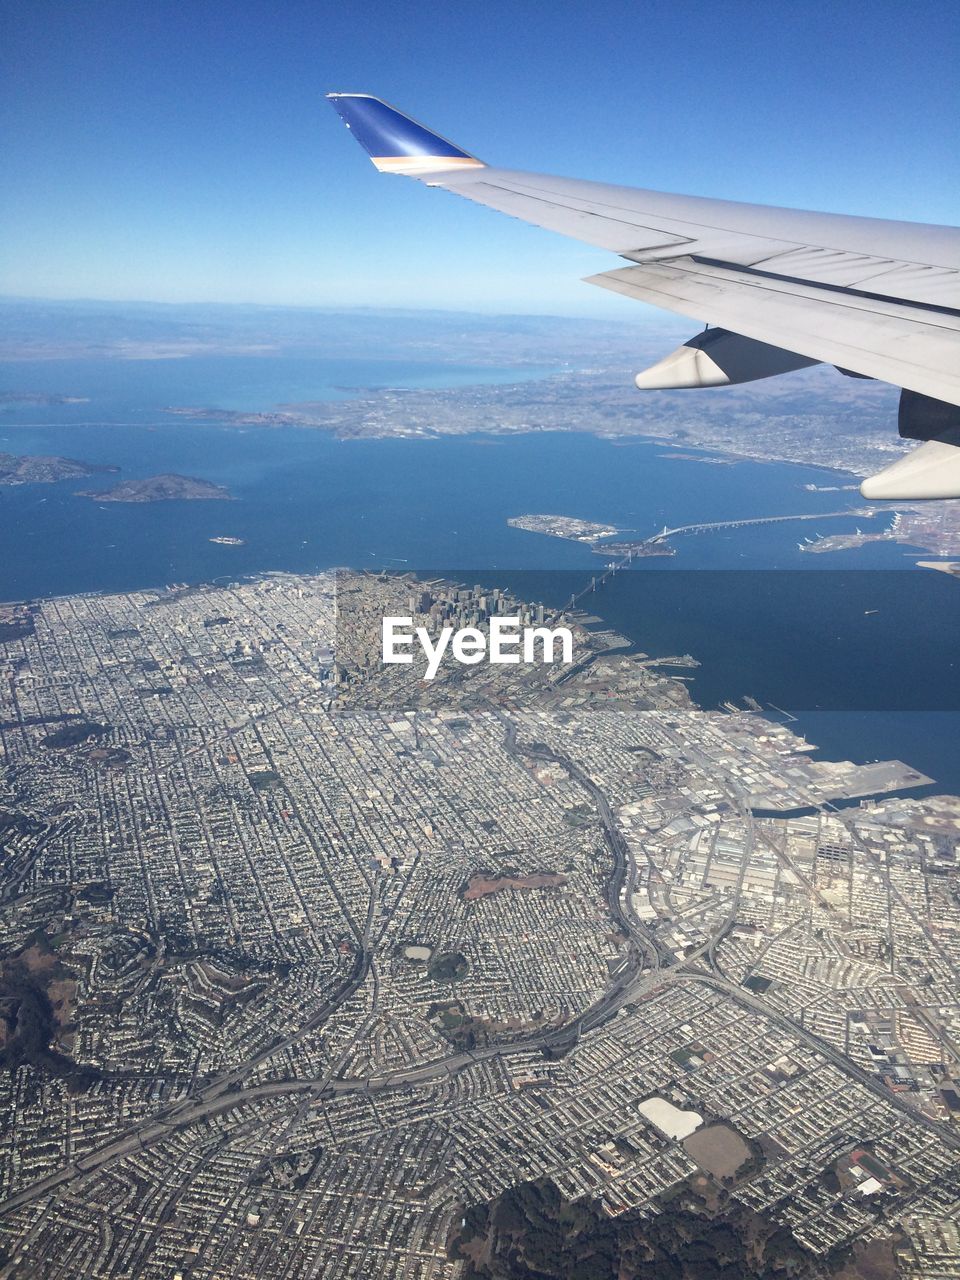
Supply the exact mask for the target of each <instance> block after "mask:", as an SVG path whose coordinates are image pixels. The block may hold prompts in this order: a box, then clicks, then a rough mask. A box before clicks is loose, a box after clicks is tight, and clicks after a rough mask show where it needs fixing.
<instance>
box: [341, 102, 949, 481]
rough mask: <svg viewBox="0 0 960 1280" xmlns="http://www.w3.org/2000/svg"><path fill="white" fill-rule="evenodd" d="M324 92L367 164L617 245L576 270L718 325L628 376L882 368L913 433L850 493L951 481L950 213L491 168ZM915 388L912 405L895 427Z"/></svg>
mask: <svg viewBox="0 0 960 1280" xmlns="http://www.w3.org/2000/svg"><path fill="white" fill-rule="evenodd" d="M328 97H329V99H330V101H331V104H332V105H333V107H334V108H335V109H336V110H337V112H338V113H339V115H340V116H341V118H342V119H343V121H344V123H345V124H346V125H347V127H348V128H349V129H350V130H351V132H352V133H353V134H354V136H355V137H356V139H357V141H358V142H359V143H360V145H361V146H362V147H363V148H364V149H365V150H366V151H367V154H368V155H369V156H370V158H371V159H372V160H373V163H374V164H375V165H376V166H377V168H378V169H381V170H383V171H385V172H391V173H403V174H407V175H408V176H410V177H414V178H418V179H420V180H421V181H423V182H425V183H426V184H427V185H428V186H436V187H442V188H443V189H444V190H447V191H451V192H453V193H454V194H456V195H460V196H463V197H464V198H466V199H468V200H471V201H473V202H475V203H477V204H482V205H485V206H487V207H488V208H491V209H495V210H497V211H499V212H501V213H506V214H509V215H510V216H512V217H515V218H519V219H521V220H522V221H525V222H529V223H532V224H533V225H535V226H539V227H543V228H544V229H546V230H550V231H556V232H559V233H560V234H561V235H566V236H570V237H572V238H573V239H576V240H580V241H582V242H584V243H586V244H590V245H594V246H596V247H598V248H601V249H606V250H609V251H611V252H613V253H616V254H618V255H619V256H620V257H621V258H622V259H626V260H627V262H628V263H630V265H629V266H626V267H621V268H619V269H617V270H613V271H606V272H603V273H602V274H600V275H596V276H591V277H590V280H589V282H590V283H592V284H598V285H601V286H602V287H604V288H607V289H613V290H614V291H616V292H618V293H623V294H626V295H627V296H630V297H635V298H639V299H641V300H643V301H645V302H649V303H653V304H654V305H656V306H660V307H663V308H665V309H666V310H669V311H675V312H678V313H679V314H681V315H685V316H689V317H691V318H692V319H694V320H696V321H698V322H699V323H700V324H701V325H704V324H706V325H710V326H715V330H713V331H712V332H716V331H717V330H721V331H724V333H725V336H724V338H723V339H722V340H721V339H719V338H711V339H710V340H709V342H705V341H702V339H703V338H704V337H705V335H700V338H699V339H697V338H695V339H691V340H690V341H689V342H688V343H686V344H684V346H683V347H681V348H680V349H679V351H676V352H674V353H673V354H672V355H671V356H668V357H666V358H665V359H664V360H662V361H660V362H659V363H658V364H657V365H655V366H654V367H653V368H652V369H650V370H647V371H645V372H644V373H642V374H640V375H638V378H637V385H638V386H640V387H641V388H642V389H646V390H652V389H662V388H666V387H674V388H676V387H681V386H682V387H705V386H721V385H725V384H727V383H730V382H742V381H749V380H751V379H753V378H756V377H769V376H773V375H774V374H778V373H781V372H787V371H789V370H791V369H797V368H803V367H804V366H805V365H808V364H815V363H818V362H823V363H826V364H832V365H835V366H836V367H837V368H839V369H840V370H841V372H844V373H849V374H852V375H854V376H860V377H864V378H876V379H879V380H880V381H883V382H890V383H893V385H895V386H898V387H900V388H901V389H902V397H901V413H900V425H901V434H902V435H904V436H908V437H910V438H919V439H921V440H923V441H925V443H924V444H922V445H921V446H920V447H919V448H918V449H916V450H914V452H913V453H912V454H910V455H908V456H907V457H906V458H903V459H901V460H900V461H899V462H897V463H894V464H893V466H892V467H887V468H886V469H885V470H884V471H883V472H881V473H880V474H879V475H878V476H875V477H871V478H870V480H868V481H865V482H864V486H863V490H862V491H863V494H864V496H865V497H870V498H882V497H890V498H897V499H905V498H911V497H913V498H927V497H960V447H958V444H957V440H958V436H957V435H955V434H954V433H952V432H948V433H945V432H943V430H942V429H941V428H940V427H938V426H937V425H936V423H937V421H938V420H939V419H945V420H950V421H952V417H951V415H952V414H955V410H956V408H958V407H960V228H956V227H944V226H926V225H923V224H919V223H908V222H891V221H885V220H881V219H878V218H858V217H851V216H849V215H846V214H830V213H816V212H810V211H807V210H802V209H778V208H773V207H770V206H766V205H751V204H741V203H738V202H735V201H730V200H713V199H707V198H704V197H702V196H683V195H671V194H668V193H665V192H662V191H648V190H643V189H639V188H634V187H624V186H612V185H609V184H606V183H598V182H586V181H582V180H579V179H575V178H558V177H550V176H547V175H544V174H537V173H524V172H517V171H514V170H508V169H498V168H494V167H491V166H488V165H486V164H484V163H483V162H482V161H480V160H478V159H477V158H476V156H473V155H471V154H470V153H469V152H467V151H464V150H463V149H462V148H461V147H458V146H456V145H455V144H454V143H452V142H450V141H449V140H448V139H446V138H444V137H442V136H441V135H440V134H438V133H435V132H433V131H432V130H431V129H428V128H427V127H426V126H425V125H422V124H420V123H419V122H418V121H416V120H413V119H412V118H411V117H409V116H406V115H404V114H403V113H402V112H400V111H397V109H396V108H395V107H391V106H389V105H388V104H387V103H385V102H382V101H381V100H380V99H379V98H375V97H372V96H371V95H369V94H343V93H334V94H329V95H328ZM917 402H923V403H924V405H925V409H924V414H923V415H922V416H923V419H924V421H923V423H921V425H920V428H919V429H914V428H912V427H911V429H909V430H904V421H905V419H906V418H907V417H910V418H912V419H916V418H917V412H916V403H917ZM905 403H906V404H907V406H908V408H909V414H905V411H904V405H905ZM931 406H932V407H933V408H931ZM934 410H935V411H934ZM908 464H909V465H908ZM894 489H895V490H896V492H893V490H894ZM910 490H912V492H911V491H910Z"/></svg>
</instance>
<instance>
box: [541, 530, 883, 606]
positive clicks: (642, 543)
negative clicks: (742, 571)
mask: <svg viewBox="0 0 960 1280" xmlns="http://www.w3.org/2000/svg"><path fill="white" fill-rule="evenodd" d="M876 514H877V511H876V508H875V507H847V508H846V510H844V511H807V512H804V513H803V514H802V515H796V516H750V517H747V518H746V519H743V520H708V521H704V522H702V523H700V524H680V525H677V527H676V528H675V529H668V528H667V526H666V525H664V526H663V528H662V529H661V530H660V532H659V533H655V534H652V535H651V536H650V537H649V538H641V539H639V540H638V541H637V542H635V543H633V544H632V545H631V546H630V548H629V550H628V551H626V553H625V554H624V555H622V556H621V557H620V559H619V560H615V561H613V562H612V563H610V564H608V565H607V567H606V569H604V571H603V573H600V574H595V575H594V576H593V577H592V578H591V579H590V581H589V582H588V583H587V585H586V586H585V587H584V588H583V590H582V591H577V592H575V593H574V594H573V595H572V596H571V597H570V599H569V600H568V601H567V603H566V604H565V605H564V606H563V610H562V612H564V613H565V612H567V610H569V609H573V608H575V607H576V606H577V605H578V604H579V603H580V601H581V600H582V599H583V598H584V596H588V595H591V594H592V593H593V592H594V591H596V590H597V588H598V587H602V586H603V584H604V583H605V582H606V581H607V579H608V578H612V577H613V576H614V574H615V573H617V572H618V570H620V569H624V568H626V567H627V565H629V564H630V562H631V561H632V560H633V558H634V556H641V555H643V548H644V547H653V546H656V545H657V543H660V542H666V541H668V540H669V539H670V538H674V537H676V536H677V535H678V534H683V533H714V532H716V531H717V530H718V529H745V528H747V527H748V526H750V525H758V524H785V523H787V522H788V521H791V520H834V519H836V518H837V517H838V516H856V517H858V518H860V519H862V520H869V519H870V517H871V516H875V515H876ZM594 550H596V551H600V552H602V551H603V547H595V548H594Z"/></svg>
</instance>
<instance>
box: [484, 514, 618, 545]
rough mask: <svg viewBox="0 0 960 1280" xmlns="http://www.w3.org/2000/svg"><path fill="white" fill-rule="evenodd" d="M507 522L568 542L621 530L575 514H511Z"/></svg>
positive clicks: (595, 539) (589, 540) (599, 538)
mask: <svg viewBox="0 0 960 1280" xmlns="http://www.w3.org/2000/svg"><path fill="white" fill-rule="evenodd" d="M507 524H508V525H510V526H511V528H513V529H526V530H527V531H528V532H529V533H545V534H547V536H548V537H551V538H565V539H567V540H568V541H569V542H586V543H588V544H589V543H594V542H600V541H602V539H604V538H613V537H616V535H617V534H618V533H622V532H623V530H622V529H618V528H617V526H616V525H612V524H596V523H595V522H594V521H593V520H578V519H577V518H576V517H575V516H554V515H524V516H512V517H511V518H510V519H509V520H508V521H507Z"/></svg>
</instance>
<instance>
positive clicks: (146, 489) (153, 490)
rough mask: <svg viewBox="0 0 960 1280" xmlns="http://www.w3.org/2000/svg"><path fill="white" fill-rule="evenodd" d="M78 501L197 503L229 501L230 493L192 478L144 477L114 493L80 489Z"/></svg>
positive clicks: (106, 490)
mask: <svg viewBox="0 0 960 1280" xmlns="http://www.w3.org/2000/svg"><path fill="white" fill-rule="evenodd" d="M77 496H78V497H81V498H96V500H97V501H98V502H166V501H167V500H168V499H171V498H181V499H184V498H185V499H188V500H190V501H199V500H202V499H208V498H218V499H220V500H224V499H227V500H229V499H230V497H231V495H230V492H229V491H228V490H227V489H225V488H224V487H223V485H219V484H213V483H212V482H211V481H209V480H197V479H196V478H194V477H193V476H178V475H164V476H147V477H146V478H145V479H143V480H125V481H124V482H123V484H118V485H117V486H116V488H115V489H103V490H97V489H82V490H80V491H79V492H78V495H77Z"/></svg>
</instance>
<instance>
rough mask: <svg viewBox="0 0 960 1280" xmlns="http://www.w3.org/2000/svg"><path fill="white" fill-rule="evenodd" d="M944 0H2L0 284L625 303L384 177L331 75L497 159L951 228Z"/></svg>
mask: <svg viewBox="0 0 960 1280" xmlns="http://www.w3.org/2000/svg"><path fill="white" fill-rule="evenodd" d="M958 53H960V4H958V3H956V0H942V2H941V0H918V2H914V3H911V4H907V3H906V0H898V2H897V3H892V2H886V0H834V3H832V4H820V3H812V2H807V3H804V0H795V2H794V3H783V2H781V0H769V2H768V3H763V2H762V0H750V2H748V0H710V2H709V3H707V2H701V0H687V2H686V3H683V2H681V0H670V2H667V0H635V2H632V3H631V2H628V0H593V2H592V3H573V2H572V0H552V2H544V0H526V2H524V0H514V2H513V3H506V2H504V0H486V2H485V3H482V4H477V3H465V2H461V0H447V3H445V4H442V3H437V2H436V0H433V2H432V3H422V2H420V0H412V2H411V0H397V2H395V3H391V4H387V3H383V2H382V0H367V2H366V3H362V4H360V3H356V2H353V3H350V2H346V0H345V2H343V3H337V4H334V3H330V2H329V0H313V2H312V3H301V2H300V0H284V3H277V2H276V0H270V2H268V0H233V2H230V0H216V2H214V0H194V2H193V3H190V4H184V3H181V2H180V0H175V2H162V0H123V2H119V0H69V2H67V0H58V2H54V0H7V3H6V4H5V5H4V6H3V16H2V18H0V109H2V115H0V129H2V137H0V145H2V154H3V157H4V160H3V170H2V172H3V182H2V190H0V244H2V248H0V293H7V294H18V295H27V296H41V297H57V298H70V297H92V298H116V299H131V298H136V299H155V300H161V301H224V302H261V303H290V304H298V305H301V304H302V305H324V306H344V305H366V306H379V305H385V306H431V307H437V306H439V307H448V308H455V309H476V310H487V311H524V312H553V313H560V314H579V313H583V314H588V313H589V314H600V315H608V316H613V315H623V314H633V308H631V304H629V303H627V302H626V301H625V300H623V299H619V298H616V297H613V296H612V295H608V294H606V293H605V292H603V291H601V290H597V289H593V288H591V287H589V286H587V285H584V284H581V283H579V277H581V276H583V275H586V274H589V273H590V272H592V271H597V270H603V269H604V268H605V267H608V266H610V265H612V260H611V258H610V257H609V256H608V255H605V254H603V253H601V252H599V251H596V250H591V249H589V248H587V247H584V246H579V245H577V244H576V243H574V242H572V241H567V240H564V239H562V238H561V237H558V236H553V235H551V234H549V233H547V232H544V231H538V230H536V229H534V228H530V227H526V226H523V225H522V224H520V223H516V222H513V221H511V220H509V219H505V218H503V217H502V216H500V215H497V214H495V213H492V212H490V211H488V210H484V209H480V208H475V207H473V206H471V205H470V204H468V203H467V202H465V201H458V200H456V199H454V198H452V197H450V196H447V195H444V194H442V193H439V192H431V191H428V190H426V189H425V188H423V187H421V186H420V184H418V183H414V182H410V181H408V180H406V179H403V178H398V177H391V176H380V175H378V174H377V173H376V172H375V171H374V169H373V168H372V166H371V165H370V164H369V163H368V161H367V160H366V158H365V156H364V155H363V154H362V153H361V151H360V150H359V148H358V147H356V145H355V144H354V143H353V142H352V140H351V139H350V137H349V135H348V134H347V133H346V131H345V130H344V129H343V126H342V125H341V124H340V122H339V120H338V119H337V117H336V116H335V115H334V113H333V111H332V110H331V109H330V107H329V106H328V105H327V104H326V103H325V102H324V101H323V94H324V93H325V92H326V91H328V90H330V89H342V90H364V91H369V92H373V93H376V94H378V95H379V96H381V97H384V98H386V99H387V100H388V101H391V102H393V103H395V104H396V105H397V106H399V107H401V108H403V109H405V110H407V111H409V112H410V113H411V114H413V115H415V116H417V117H419V118H420V119H421V120H424V121H425V122H426V123H428V124H430V125H432V126H434V127H435V128H436V129H437V130H438V131H439V132H441V133H443V134H445V135H446V136H448V137H450V138H452V139H453V140H454V141H456V142H458V143H460V144H461V145H463V146H465V147H466V148H467V149H469V150H472V151H475V152H476V153H477V154H478V155H480V156H481V157H482V158H484V159H486V160H490V161H492V162H494V163H500V164H503V165H506V166H511V167H516V168H529V169H539V170H543V171H545V172H553V173H565V174H572V175H575V176H579V177H586V178H596V179H601V180H605V181H613V182H623V183H628V184H631V185H636V186H650V187H655V188H659V189H661V190H667V191H681V192H690V193H695V194H702V195H717V196H724V197H727V198H730V199H738V200H748V201H756V202H761V203H768V204H784V205H794V206H799V207H804V208H814V209H831V210H836V211H840V212H845V213H862V214H870V215H873V216H878V217H888V218H905V219H912V220H917V221H930V222H946V223H957V222H958V221H960V217H958V210H957V203H958V190H960V181H958V176H960V175H958V160H957V157H958V155H960V128H958V121H960V89H958V85H960V80H958V77H957V74H956V68H957V62H958Z"/></svg>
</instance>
